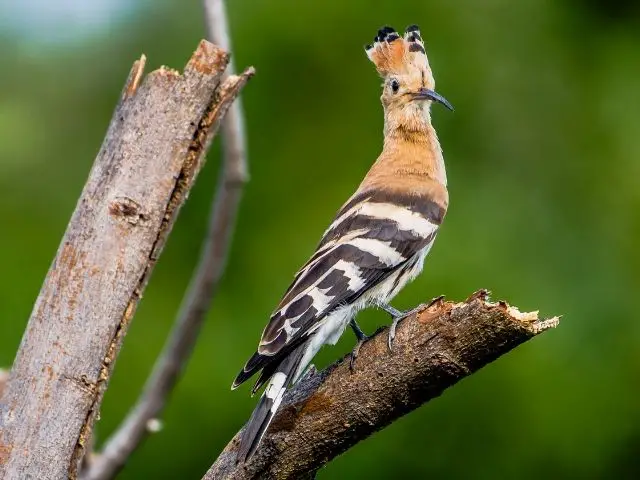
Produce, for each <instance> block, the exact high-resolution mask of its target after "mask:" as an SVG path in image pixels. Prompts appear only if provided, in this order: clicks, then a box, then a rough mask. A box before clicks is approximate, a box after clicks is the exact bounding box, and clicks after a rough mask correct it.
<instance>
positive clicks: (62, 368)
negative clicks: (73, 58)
mask: <svg viewBox="0 0 640 480" xmlns="http://www.w3.org/2000/svg"><path fill="white" fill-rule="evenodd" d="M227 63H228V56H227V54H226V53H225V52H224V51H222V50H221V49H219V48H218V47H216V46H214V45H212V44H210V43H208V42H206V41H202V42H201V43H200V45H199V46H198V48H197V50H196V51H195V53H194V54H193V56H192V58H191V59H190V60H189V62H188V64H187V65H186V67H185V70H184V73H183V74H179V73H178V72H177V71H175V70H172V69H169V68H165V67H162V68H160V69H159V70H156V71H153V72H151V73H149V74H148V75H147V76H146V77H144V78H143V71H144V64H145V58H144V56H143V57H142V58H141V59H140V60H138V61H136V62H135V63H134V65H133V68H132V70H131V73H130V75H129V78H128V80H127V83H126V85H125V88H124V90H123V93H122V96H121V99H120V102H119V104H118V106H117V107H116V110H115V112H114V115H113V118H112V120H111V124H110V125H109V129H108V131H107V134H106V137H105V140H104V143H103V145H102V148H101V149H100V151H99V153H98V156H97V158H96V160H95V163H94V166H93V168H92V170H91V173H90V175H89V179H88V181H87V183H86V185H85V187H84V190H83V192H82V195H81V197H80V199H79V201H78V204H77V206H76V210H75V212H74V213H73V216H72V218H71V220H70V223H69V225H68V227H67V231H66V233H65V236H64V238H63V240H62V243H61V245H60V247H59V249H58V252H57V255H56V258H55V260H54V261H53V264H52V266H51V268H50V270H49V272H48V274H47V277H46V279H45V282H44V285H43V287H42V290H41V291H40V294H39V296H38V299H37V300H36V303H35V306H34V309H33V312H32V314H31V318H30V319H29V323H28V326H27V329H26V331H25V334H24V336H23V339H22V342H21V344H20V348H19V351H18V355H17V357H16V360H15V363H14V365H13V368H12V370H11V375H10V379H9V382H8V384H7V386H6V388H5V391H4V394H3V396H2V399H1V400H0V478H2V479H5V480H8V479H12V480H13V479H16V480H17V479H21V480H22V479H25V478H34V479H36V478H37V479H47V480H52V479H64V478H72V479H73V478H76V476H77V469H78V464H79V461H80V459H82V457H83V455H84V453H85V448H86V445H87V442H88V439H89V438H90V435H91V430H92V427H93V423H94V421H95V419H96V417H97V415H98V412H99V408H100V403H101V401H102V397H103V393H104V391H105V389H106V386H107V383H108V380H109V377H110V375H111V371H112V369H113V365H114V362H115V360H116V356H117V354H118V352H119V349H120V345H121V343H122V340H123V338H124V335H125V334H126V331H127V327H128V325H129V323H130V321H131V319H132V317H133V314H134V312H135V310H136V307H137V305H138V302H139V300H140V298H141V297H142V293H143V290H144V288H145V286H146V284H147V282H148V279H149V276H150V274H151V272H152V270H153V267H154V266H155V263H156V261H157V260H158V257H159V255H160V252H161V251H162V248H163V247H164V244H165V242H166V239H167V236H168V234H169V232H170V231H171V228H172V226H173V223H174V221H175V218H176V215H177V213H178V210H179V209H180V207H181V206H182V204H183V203H184V201H185V200H186V197H187V195H188V192H189V190H190V188H191V186H192V184H193V182H194V179H195V177H196V175H197V173H198V172H199V170H200V168H201V166H202V163H203V160H204V152H205V149H206V146H207V145H208V143H209V141H210V139H211V137H212V135H213V133H214V132H215V130H216V129H217V126H218V123H219V120H220V119H221V118H222V117H223V116H224V114H225V112H226V109H227V108H228V107H229V105H230V103H231V102H232V101H233V99H234V98H235V96H236V95H237V94H238V92H239V90H240V89H241V88H242V86H243V85H244V84H245V83H246V81H247V79H248V78H249V76H250V75H251V74H252V71H248V72H245V74H243V75H241V76H239V77H235V76H234V77H229V78H228V79H227V80H226V81H225V82H224V83H223V84H221V82H220V80H221V78H222V73H223V72H224V69H225V67H226V65H227Z"/></svg>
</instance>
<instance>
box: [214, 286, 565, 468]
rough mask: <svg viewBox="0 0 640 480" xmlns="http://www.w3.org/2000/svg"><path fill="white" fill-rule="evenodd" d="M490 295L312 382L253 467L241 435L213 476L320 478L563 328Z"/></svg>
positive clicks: (424, 318)
mask: <svg viewBox="0 0 640 480" xmlns="http://www.w3.org/2000/svg"><path fill="white" fill-rule="evenodd" d="M485 297H486V294H485V292H478V293H477V294H475V295H473V296H472V297H471V298H469V299H468V300H467V301H466V302H463V303H452V302H444V301H442V300H440V301H437V302H435V303H434V304H433V305H431V306H430V307H428V308H425V309H424V310H423V311H421V312H420V313H418V314H417V315H413V316H411V317H409V318H407V319H405V320H404V321H402V322H401V323H400V325H399V327H398V331H397V336H396V339H395V342H394V349H393V352H391V353H390V352H389V351H388V348H387V335H386V333H387V329H384V332H383V333H382V334H377V335H376V336H374V337H373V338H372V339H371V340H369V341H367V342H366V343H365V344H364V345H363V346H362V348H361V350H360V354H359V356H358V360H357V361H356V364H355V372H354V373H350V371H349V362H348V361H345V359H347V360H348V358H347V357H345V359H343V360H342V361H340V362H338V363H336V364H334V365H333V366H331V367H329V368H328V369H326V370H325V371H323V372H320V373H317V372H313V373H311V374H309V375H307V376H306V377H305V378H304V379H303V380H302V381H301V382H300V384H298V386H297V387H296V388H294V389H293V390H292V392H290V393H289V394H288V395H287V397H286V398H285V401H284V402H283V406H282V407H281V409H280V413H279V414H278V415H277V416H276V418H275V420H274V422H273V423H272V425H271V427H270V428H269V430H268V432H267V434H266V436H265V438H264V440H263V442H262V444H261V446H260V447H259V448H258V450H257V452H256V454H255V455H254V457H252V458H251V460H250V461H249V463H248V464H246V465H243V464H239V465H237V464H236V451H237V448H238V440H239V435H240V433H241V432H240V433H238V434H237V435H236V436H235V437H234V438H233V440H231V442H230V443H229V444H228V445H227V447H226V448H225V449H224V451H223V452H222V454H221V455H220V457H219V458H218V459H217V460H216V462H215V463H214V464H213V466H212V467H211V468H210V469H209V471H208V472H207V474H206V475H205V476H204V479H205V480H213V479H222V478H224V479H258V478H260V479H279V480H281V479H288V478H292V479H293V478H311V476H312V475H313V473H314V472H316V471H317V470H318V469H319V468H320V467H322V466H323V465H324V464H325V463H327V462H328V461H330V460H331V459H332V458H334V457H336V456H337V455H339V454H341V453H343V452H344V451H346V450H347V449H349V448H350V447H352V446H353V445H355V444H356V443H357V442H359V441H361V440H363V439H365V438H366V437H368V436H369V435H371V434H372V433H373V432H375V431H377V430H380V429H382V428H384V427H385V426H387V425H389V424H390V423H392V422H393V421H394V420H396V419H398V418H399V417H401V416H403V415H405V414H407V413H409V412H410V411H412V410H414V409H416V408H417V407H419V406H420V405H422V404H423V403H425V402H428V401H429V400H431V399H432V398H435V397H437V396H439V395H440V394H441V393H442V392H443V391H444V390H445V389H446V388H448V387H450V386H451V385H453V384H455V383H456V382H458V381H459V380H461V379H462V378H464V377H466V376H468V375H470V374H472V373H473V372H475V371H477V370H478V369H480V368H482V367H483V366H484V365H486V364H488V363H490V362H492V361H493V360H495V359H497V358H498V357H499V356H501V355H503V354H505V353H507V352H508V351H509V350H511V349H512V348H514V347H516V346H518V345H519V344H521V343H523V342H525V341H527V340H529V339H531V338H532V337H534V336H536V335H538V334H539V333H541V332H543V331H545V330H547V329H549V328H551V327H554V326H556V325H557V324H558V319H557V318H552V319H549V320H539V319H538V315H537V312H533V313H520V312H519V311H518V310H517V309H515V308H512V307H509V306H508V305H507V304H505V303H503V302H501V303H496V304H492V303H489V302H488V301H487V300H486V298H485Z"/></svg>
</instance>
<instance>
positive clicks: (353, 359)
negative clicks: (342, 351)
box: [349, 318, 369, 372]
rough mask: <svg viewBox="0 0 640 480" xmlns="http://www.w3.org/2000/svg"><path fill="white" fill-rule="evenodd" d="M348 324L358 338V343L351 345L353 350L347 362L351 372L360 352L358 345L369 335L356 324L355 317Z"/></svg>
mask: <svg viewBox="0 0 640 480" xmlns="http://www.w3.org/2000/svg"><path fill="white" fill-rule="evenodd" d="M349 326H350V327H351V329H352V330H353V333H355V335H356V338H357V339H358V343H356V346H355V347H353V350H352V351H351V361H350V362H349V370H351V372H353V371H354V366H355V362H356V358H358V353H360V347H361V346H362V344H363V343H364V342H366V341H367V340H368V339H369V337H368V336H367V335H366V334H365V333H364V332H363V331H362V329H361V328H360V325H358V323H357V322H356V319H355V318H352V319H351V321H350V322H349Z"/></svg>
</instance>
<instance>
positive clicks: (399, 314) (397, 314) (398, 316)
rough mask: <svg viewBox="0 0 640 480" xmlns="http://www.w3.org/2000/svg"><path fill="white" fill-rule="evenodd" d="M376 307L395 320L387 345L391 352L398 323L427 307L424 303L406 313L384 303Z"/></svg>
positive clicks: (379, 303)
mask: <svg viewBox="0 0 640 480" xmlns="http://www.w3.org/2000/svg"><path fill="white" fill-rule="evenodd" d="M376 306H378V307H379V308H381V309H382V310H384V311H385V312H387V313H388V314H389V315H391V318H392V319H393V322H391V326H390V327H389V339H388V342H387V344H388V345H389V351H391V350H392V344H393V340H394V338H396V327H397V326H398V323H400V320H402V319H403V318H407V317H408V316H410V315H413V314H414V313H416V312H419V311H420V310H422V309H423V308H425V306H426V305H425V304H424V303H421V304H420V305H418V306H417V307H415V308H412V309H411V310H406V311H404V312H403V311H402V310H398V309H397V308H393V307H392V306H391V305H389V304H386V303H383V302H377V303H376Z"/></svg>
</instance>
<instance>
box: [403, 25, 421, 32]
mask: <svg viewBox="0 0 640 480" xmlns="http://www.w3.org/2000/svg"><path fill="white" fill-rule="evenodd" d="M419 31H420V27H419V26H418V25H415V24H414V25H409V26H408V27H407V30H406V32H407V33H409V32H419Z"/></svg>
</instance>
